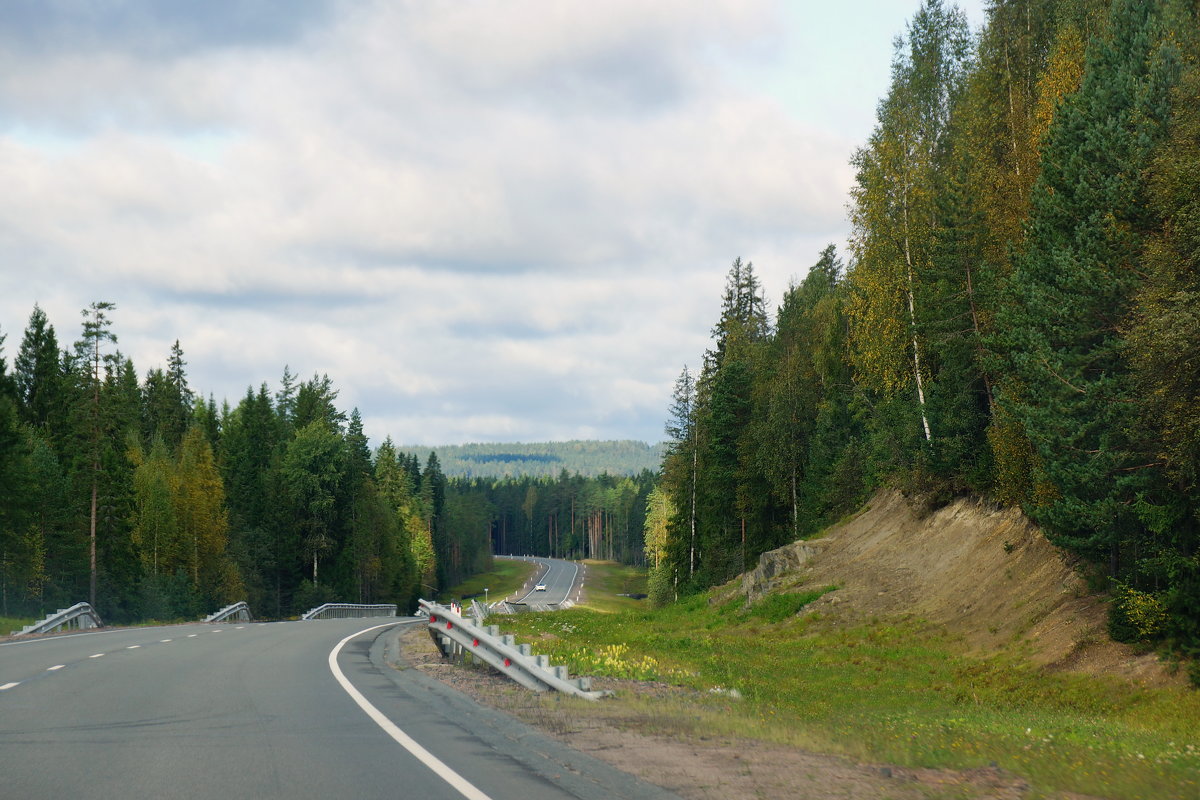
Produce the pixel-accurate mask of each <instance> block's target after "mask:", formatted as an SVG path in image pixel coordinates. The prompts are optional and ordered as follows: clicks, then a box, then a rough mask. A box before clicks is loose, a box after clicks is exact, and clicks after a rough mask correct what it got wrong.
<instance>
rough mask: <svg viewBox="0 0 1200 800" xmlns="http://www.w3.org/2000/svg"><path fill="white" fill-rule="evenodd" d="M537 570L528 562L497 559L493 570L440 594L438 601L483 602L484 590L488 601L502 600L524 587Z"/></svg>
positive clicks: (473, 576) (493, 563)
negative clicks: (476, 600) (473, 599)
mask: <svg viewBox="0 0 1200 800" xmlns="http://www.w3.org/2000/svg"><path fill="white" fill-rule="evenodd" d="M536 570H537V566H536V565H535V564H531V563H529V562H528V561H510V560H509V559H506V558H497V559H494V560H493V561H492V569H491V570H489V571H488V572H481V573H479V574H478V575H472V576H471V577H470V578H468V579H467V580H465V581H463V582H462V583H459V584H456V585H454V586H451V587H450V588H449V589H447V590H446V591H444V592H440V593H439V594H438V596H437V599H438V601H439V602H447V601H450V600H466V599H470V598H473V597H474V598H478V599H479V600H481V601H482V600H483V599H484V596H485V593H484V589H487V592H486V596H487V599H489V600H491V601H493V602H494V601H496V600H501V599H503V598H505V597H507V596H509V595H511V594H512V593H513V592H516V591H517V590H518V589H520V588H521V587H522V586H524V585H525V581H527V580H528V579H529V576H531V575H533V573H534V572H535V571H536Z"/></svg>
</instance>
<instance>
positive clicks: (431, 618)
mask: <svg viewBox="0 0 1200 800" xmlns="http://www.w3.org/2000/svg"><path fill="white" fill-rule="evenodd" d="M429 621H430V622H437V615H435V614H430V615H429Z"/></svg>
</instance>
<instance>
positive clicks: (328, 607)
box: [300, 603, 396, 619]
mask: <svg viewBox="0 0 1200 800" xmlns="http://www.w3.org/2000/svg"><path fill="white" fill-rule="evenodd" d="M394 616H396V605H395V604H394V603H392V604H390V605H389V604H386V603H378V604H375V605H368V604H363V603H326V604H325V605H323V606H317V607H316V608H312V609H309V610H308V611H306V612H304V613H303V614H301V615H300V619H335V618H337V619H344V618H347V617H394Z"/></svg>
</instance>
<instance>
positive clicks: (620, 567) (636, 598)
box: [579, 559, 646, 612]
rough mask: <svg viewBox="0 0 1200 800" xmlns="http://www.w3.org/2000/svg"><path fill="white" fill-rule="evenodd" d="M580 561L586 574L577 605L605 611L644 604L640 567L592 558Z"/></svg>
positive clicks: (641, 569)
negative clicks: (581, 597)
mask: <svg viewBox="0 0 1200 800" xmlns="http://www.w3.org/2000/svg"><path fill="white" fill-rule="evenodd" d="M583 563H584V564H586V565H587V578H586V579H585V581H584V587H583V600H582V601H581V602H580V604H579V605H580V607H582V608H588V609H591V610H592V611H605V612H609V611H625V610H631V609H641V608H645V607H646V599H645V597H646V570H645V569H644V568H642V567H632V566H629V565H628V564H618V563H617V562H615V561H597V560H593V559H585V560H584V561H583Z"/></svg>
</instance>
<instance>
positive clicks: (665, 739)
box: [396, 625, 1086, 800]
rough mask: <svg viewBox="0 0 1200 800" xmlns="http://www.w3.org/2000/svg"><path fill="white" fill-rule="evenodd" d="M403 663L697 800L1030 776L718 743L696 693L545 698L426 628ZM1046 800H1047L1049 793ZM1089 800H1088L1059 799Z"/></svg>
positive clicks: (985, 789) (892, 790)
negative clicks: (457, 656) (470, 662)
mask: <svg viewBox="0 0 1200 800" xmlns="http://www.w3.org/2000/svg"><path fill="white" fill-rule="evenodd" d="M401 658H402V659H403V663H402V664H397V665H396V666H397V667H399V668H414V669H419V670H421V671H422V672H424V673H426V674H427V675H430V676H431V677H434V678H437V679H438V680H440V681H442V682H443V683H446V684H448V685H450V686H452V687H454V688H455V689H458V690H459V691H461V692H463V693H464V694H467V695H469V696H471V697H473V698H474V699H475V700H477V701H479V702H481V703H484V704H485V705H489V706H491V707H493V708H496V709H499V710H502V711H505V712H507V713H510V714H512V715H513V716H515V717H517V718H519V719H521V720H522V721H524V722H526V723H527V724H529V725H533V726H535V727H537V728H539V729H540V730H542V731H544V732H545V733H546V734H547V735H549V736H552V737H554V738H556V739H558V740H560V741H562V742H565V743H567V744H570V745H571V746H573V747H575V748H577V749H579V750H582V751H583V752H585V753H588V754H589V755H592V756H593V757H595V758H599V759H602V760H604V761H607V762H608V763H610V764H612V765H613V766H615V767H617V768H619V769H622V770H624V771H626V772H629V773H631V774H633V775H637V776H638V777H640V778H643V779H644V780H647V781H650V782H651V783H655V784H658V785H659V786H662V787H664V788H666V789H669V790H671V791H673V792H675V793H676V794H678V795H680V796H681V797H685V798H689V800H691V799H694V800H728V798H796V799H797V800H809V799H810V798H811V800H879V799H880V798H887V799H888V800H1022V798H1026V797H1029V796H1030V789H1029V786H1028V785H1027V784H1026V782H1025V781H1024V780H1022V779H1021V778H1020V777H1018V776H1015V775H1012V774H1010V773H1007V772H1005V771H1004V770H1001V769H996V768H984V769H977V770H936V769H912V768H907V767H896V766H890V765H884V764H859V763H855V762H853V761H851V760H850V759H846V758H843V757H840V756H833V755H826V754H821V753H813V752H807V751H805V750H802V749H799V748H792V747H784V746H780V745H776V744H764V743H762V742H754V741H747V740H737V739H729V738H723V737H721V738H714V737H708V736H705V735H703V734H699V733H696V732H695V731H694V730H689V729H688V728H689V726H688V725H687V724H686V723H685V721H684V720H682V719H678V718H676V714H677V713H678V712H679V709H681V708H686V705H687V702H686V701H687V699H688V696H690V695H691V694H692V692H690V690H685V689H680V688H678V687H670V686H664V685H662V684H650V683H639V682H636V681H614V680H607V679H602V678H599V679H595V680H594V681H593V685H594V687H595V688H597V689H611V690H613V691H615V692H616V695H617V696H616V697H615V698H611V699H608V700H604V701H601V702H597V703H592V702H589V701H585V700H577V699H574V698H564V697H562V696H561V695H558V694H555V693H547V694H545V695H538V694H535V693H533V692H529V691H527V690H525V689H522V688H520V687H518V686H516V685H515V684H513V683H511V682H510V681H508V680H507V679H505V678H503V677H501V676H499V675H497V674H495V673H493V672H490V671H485V670H483V669H477V668H471V667H460V666H456V665H454V664H451V663H448V662H447V661H445V660H444V659H442V658H441V656H440V654H439V653H438V651H437V649H436V648H435V647H434V645H433V642H432V641H431V640H430V638H429V635H428V633H427V632H426V630H425V626H423V625H418V626H413V627H411V628H410V629H409V630H408V631H407V632H405V633H404V634H403V636H402V637H401ZM1039 796H1040V797H1046V795H1039ZM1050 797H1055V798H1059V800H1086V798H1083V797H1082V796H1081V795H1065V794H1059V795H1051V796H1050Z"/></svg>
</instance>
